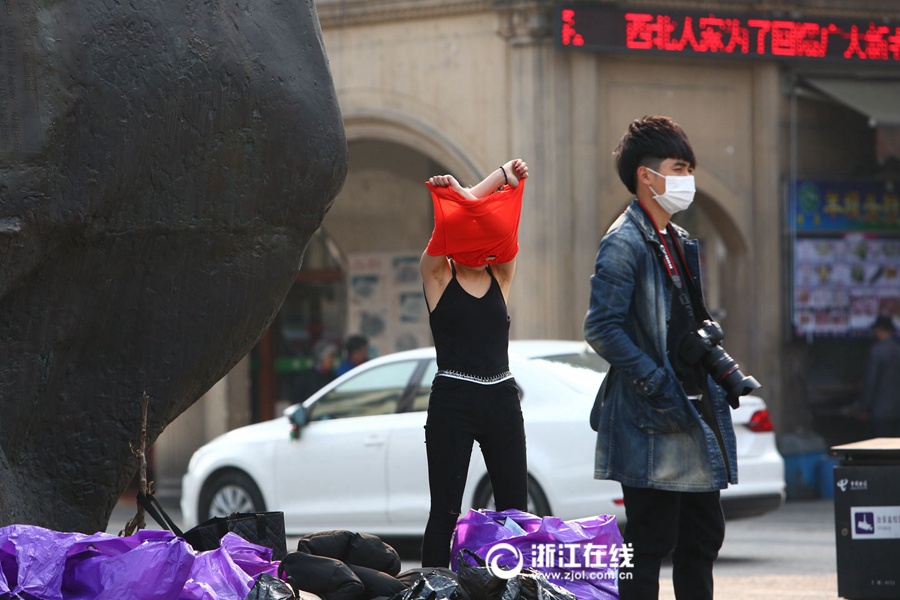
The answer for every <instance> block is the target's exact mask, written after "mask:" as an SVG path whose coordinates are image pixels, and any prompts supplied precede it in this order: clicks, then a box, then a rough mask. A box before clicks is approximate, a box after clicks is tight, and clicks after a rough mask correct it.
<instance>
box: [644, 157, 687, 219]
mask: <svg viewBox="0 0 900 600" xmlns="http://www.w3.org/2000/svg"><path fill="white" fill-rule="evenodd" d="M647 170H648V171H650V172H651V173H656V171H654V170H653V169H651V168H650V167H647ZM656 174H657V175H659V176H660V177H662V178H663V179H665V180H666V192H665V193H664V194H656V190H654V189H653V187H652V186H648V187H649V188H650V191H651V192H653V193H654V194H656V195H654V196H653V199H654V200H656V201H657V202H658V203H659V206H660V208H662V209H663V210H664V211H666V212H667V213H669V214H670V215H674V214H675V213H677V212H680V211H682V210H684V209H686V208H687V207H688V206H690V205H691V202H693V201H694V192H696V188H695V187H694V176H693V175H663V174H662V173H656Z"/></svg>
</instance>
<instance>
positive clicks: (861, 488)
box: [831, 438, 900, 600]
mask: <svg viewBox="0 0 900 600" xmlns="http://www.w3.org/2000/svg"><path fill="white" fill-rule="evenodd" d="M831 452H832V454H834V455H835V456H836V457H837V458H838V460H839V462H838V465H837V466H836V467H834V527H835V538H836V544H837V576H838V577H837V579H838V596H840V597H841V598H847V599H849V600H856V599H863V598H900V560H898V558H897V557H898V556H900V438H875V439H871V440H865V441H862V442H855V443H852V444H844V445H841V446H834V447H833V448H831Z"/></svg>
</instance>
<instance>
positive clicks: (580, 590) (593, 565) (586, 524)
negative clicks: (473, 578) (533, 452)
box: [450, 510, 622, 600]
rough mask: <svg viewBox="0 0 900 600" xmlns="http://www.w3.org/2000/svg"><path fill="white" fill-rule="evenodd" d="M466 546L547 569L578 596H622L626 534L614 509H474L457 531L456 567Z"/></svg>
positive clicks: (499, 560)
mask: <svg viewBox="0 0 900 600" xmlns="http://www.w3.org/2000/svg"><path fill="white" fill-rule="evenodd" d="M462 549H467V550H471V551H472V552H474V553H475V554H477V555H478V556H480V557H481V558H482V559H485V560H486V561H487V562H488V563H489V564H490V563H492V562H493V563H495V564H497V565H499V566H501V567H506V568H513V567H515V566H516V565H517V563H518V564H521V565H522V566H525V567H533V568H535V569H537V570H538V571H540V572H542V573H544V575H545V576H546V577H547V580H548V581H550V583H553V584H555V585H558V586H559V587H561V588H564V589H566V590H568V591H570V592H572V593H573V594H575V596H577V597H578V599H579V600H589V599H597V600H617V599H618V597H619V592H618V585H617V584H618V566H617V564H618V562H617V561H618V560H619V552H620V551H621V549H622V534H621V533H620V532H619V527H618V525H617V524H616V519H615V517H613V516H611V515H598V516H594V517H586V518H583V519H574V520H571V521H563V520H562V519H559V518H557V517H538V516H535V515H532V514H530V513H526V512H522V511H519V510H504V511H500V512H497V511H492V510H470V511H469V512H468V513H466V514H465V515H463V516H462V517H460V518H459V520H458V521H457V523H456V531H455V532H454V534H453V548H452V552H451V565H450V566H451V568H452V569H453V570H454V571H456V570H457V568H458V567H457V564H458V563H457V561H458V558H459V553H460V551H461V550H462Z"/></svg>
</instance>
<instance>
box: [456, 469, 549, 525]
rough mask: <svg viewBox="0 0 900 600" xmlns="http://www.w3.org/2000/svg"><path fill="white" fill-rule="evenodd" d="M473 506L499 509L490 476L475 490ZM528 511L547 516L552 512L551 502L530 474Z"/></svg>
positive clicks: (539, 515)
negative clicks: (495, 501)
mask: <svg viewBox="0 0 900 600" xmlns="http://www.w3.org/2000/svg"><path fill="white" fill-rule="evenodd" d="M472 506H473V507H474V508H486V509H488V510H497V508H496V506H497V505H496V504H495V503H494V490H493V488H491V480H490V479H489V478H488V477H485V478H484V479H483V480H482V481H481V483H480V484H479V486H478V489H477V490H476V491H475V497H474V500H473V502H472ZM526 512H529V513H531V514H533V515H536V516H538V517H546V516H548V515H549V514H550V503H549V502H547V496H546V494H544V490H542V489H541V486H540V485H538V482H537V481H535V480H534V478H533V477H531V476H530V475H529V476H528V508H527V509H526Z"/></svg>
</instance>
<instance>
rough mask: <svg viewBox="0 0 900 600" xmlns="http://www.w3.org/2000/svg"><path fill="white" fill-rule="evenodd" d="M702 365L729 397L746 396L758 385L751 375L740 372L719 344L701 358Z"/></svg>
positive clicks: (738, 366) (738, 367)
mask: <svg viewBox="0 0 900 600" xmlns="http://www.w3.org/2000/svg"><path fill="white" fill-rule="evenodd" d="M703 366H704V367H705V368H706V371H707V373H709V374H710V376H712V378H713V380H714V381H715V382H716V383H718V384H719V385H721V386H722V388H723V389H724V390H725V393H726V394H728V397H729V399H734V398H738V397H740V396H746V395H747V394H749V393H750V392H752V391H753V390H755V389H758V388H759V387H760V385H759V382H758V381H756V379H754V378H753V377H748V376H746V375H744V374H743V373H742V372H741V368H740V365H738V364H737V363H736V362H735V361H734V359H733V358H731V357H730V356H729V355H728V353H727V352H725V350H723V349H722V347H721V346H714V347H713V348H711V349H710V351H709V354H707V355H706V356H705V357H704V359H703Z"/></svg>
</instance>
